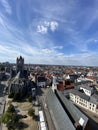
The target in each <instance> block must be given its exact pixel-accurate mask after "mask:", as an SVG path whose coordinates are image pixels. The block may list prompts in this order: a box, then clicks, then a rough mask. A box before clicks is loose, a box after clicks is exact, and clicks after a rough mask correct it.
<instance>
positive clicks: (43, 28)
mask: <svg viewBox="0 0 98 130" xmlns="http://www.w3.org/2000/svg"><path fill="white" fill-rule="evenodd" d="M57 28H58V23H57V22H56V21H51V22H48V21H44V22H43V23H42V24H41V25H38V26H37V32H38V33H42V34H46V33H47V32H48V30H51V31H52V32H55V31H56V30H57Z"/></svg>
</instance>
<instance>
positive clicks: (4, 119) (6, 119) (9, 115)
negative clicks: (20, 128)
mask: <svg viewBox="0 0 98 130" xmlns="http://www.w3.org/2000/svg"><path fill="white" fill-rule="evenodd" d="M11 119H12V113H8V112H6V113H4V115H3V116H2V117H1V121H2V122H3V123H4V124H7V123H8V122H9V121H10V120H11Z"/></svg>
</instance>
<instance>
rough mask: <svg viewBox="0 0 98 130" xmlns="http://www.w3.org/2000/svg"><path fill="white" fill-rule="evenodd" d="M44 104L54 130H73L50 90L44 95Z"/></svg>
mask: <svg viewBox="0 0 98 130" xmlns="http://www.w3.org/2000/svg"><path fill="white" fill-rule="evenodd" d="M46 102H47V105H48V108H49V111H50V114H51V118H52V120H53V123H54V125H55V128H56V130H75V127H74V126H73V124H72V123H71V121H70V119H69V117H68V115H67V114H66V113H65V111H64V109H63V107H62V106H61V104H60V102H59V100H58V99H57V97H56V95H55V94H54V93H53V91H52V90H51V89H50V90H49V91H48V93H47V95H46Z"/></svg>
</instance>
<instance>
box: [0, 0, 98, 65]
mask: <svg viewBox="0 0 98 130" xmlns="http://www.w3.org/2000/svg"><path fill="white" fill-rule="evenodd" d="M20 55H22V56H23V57H24V58H25V63H34V64H37V63H38V64H60V65H88V66H89V65H90V66H98V0H0V62H4V61H9V62H16V57H19V56H20Z"/></svg>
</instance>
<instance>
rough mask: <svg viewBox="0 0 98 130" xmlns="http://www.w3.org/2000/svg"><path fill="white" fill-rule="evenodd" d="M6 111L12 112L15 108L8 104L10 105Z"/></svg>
mask: <svg viewBox="0 0 98 130" xmlns="http://www.w3.org/2000/svg"><path fill="white" fill-rule="evenodd" d="M7 112H8V113H14V112H15V108H14V106H13V105H12V104H10V106H9V107H8V109H7Z"/></svg>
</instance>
